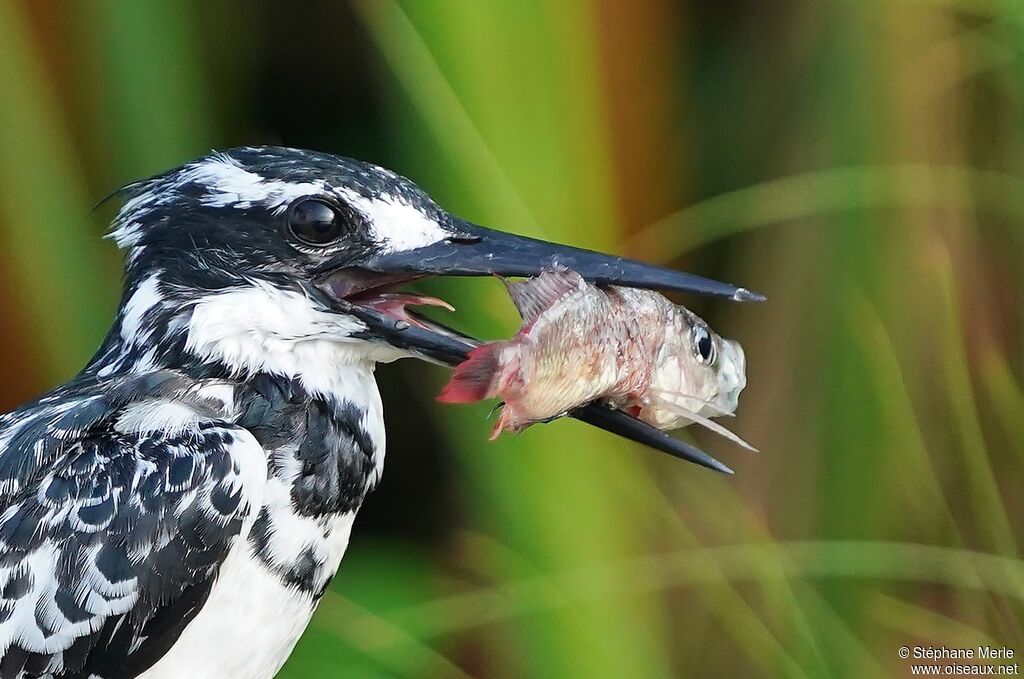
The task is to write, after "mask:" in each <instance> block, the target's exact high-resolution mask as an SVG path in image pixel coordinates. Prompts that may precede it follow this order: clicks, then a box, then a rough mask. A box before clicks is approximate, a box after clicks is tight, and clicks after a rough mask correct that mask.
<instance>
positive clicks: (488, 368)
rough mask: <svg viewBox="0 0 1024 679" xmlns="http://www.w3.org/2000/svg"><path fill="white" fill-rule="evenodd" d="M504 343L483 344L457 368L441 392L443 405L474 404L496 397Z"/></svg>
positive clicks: (439, 397) (438, 398) (440, 397)
mask: <svg viewBox="0 0 1024 679" xmlns="http://www.w3.org/2000/svg"><path fill="white" fill-rule="evenodd" d="M502 344H503V343H502V342H492V343H490V344H481V345H480V346H478V347H476V348H475V349H473V350H472V351H470V352H469V357H468V358H466V360H465V361H463V362H462V363H460V364H459V365H458V366H456V368H455V374H454V375H452V379H451V380H450V381H449V382H448V384H447V385H445V388H444V389H443V390H441V393H440V394H439V395H438V397H437V400H438V401H440V402H442V403H474V402H476V401H482V400H484V399H485V398H490V397H492V396H494V395H495V394H494V393H493V385H494V383H495V381H496V378H497V377H498V373H499V372H500V371H501V361H500V360H499V359H500V354H501V347H502Z"/></svg>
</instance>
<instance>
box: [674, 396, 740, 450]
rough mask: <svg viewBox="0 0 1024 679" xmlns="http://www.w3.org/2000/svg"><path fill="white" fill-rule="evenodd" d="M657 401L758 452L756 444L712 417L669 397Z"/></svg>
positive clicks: (676, 412) (737, 443) (692, 420)
mask: <svg viewBox="0 0 1024 679" xmlns="http://www.w3.org/2000/svg"><path fill="white" fill-rule="evenodd" d="M656 401H657V403H656V404H657V405H658V406H659V407H661V408H665V409H667V410H671V411H672V412H674V413H675V414H676V415H679V416H680V417H685V418H686V419H688V420H690V421H691V422H694V423H696V424H699V425H700V426H702V427H704V428H705V429H707V430H708V431H713V432H714V433H716V434H718V435H719V436H721V437H723V438H726V439H728V440H730V441H732V442H733V443H735V444H736V445H738V446H740V447H742V448H746V449H747V450H749V451H751V452H754V453H756V452H758V451H757V448H755V447H754V446H752V445H750V444H749V443H747V442H746V441H744V440H743V439H741V438H740V437H739V436H737V435H736V434H734V433H733V432H731V431H730V430H728V429H726V428H725V427H723V426H722V425H720V424H719V423H717V422H715V421H714V420H711V419H709V418H707V417H704V416H703V415H698V414H697V413H695V412H693V411H692V410H690V409H689V408H686V407H684V406H682V405H681V404H679V403H676V402H674V401H672V400H671V399H668V398H657V399H656Z"/></svg>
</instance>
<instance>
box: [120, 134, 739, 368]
mask: <svg viewBox="0 0 1024 679" xmlns="http://www.w3.org/2000/svg"><path fill="white" fill-rule="evenodd" d="M124 194H125V196H126V200H125V202H124V204H123V206H122V208H121V210H120V212H119V213H118V216H117V218H116V220H115V224H114V229H113V231H112V233H111V236H112V237H113V239H114V240H115V241H116V242H117V243H118V244H119V245H120V246H121V247H122V248H123V249H125V250H126V253H127V257H126V262H127V263H126V271H127V288H126V297H125V301H124V303H123V304H122V308H121V319H120V322H119V334H120V339H121V341H122V342H123V343H125V344H128V345H135V346H137V347H142V346H143V345H149V346H152V345H154V344H160V340H161V338H163V339H164V340H173V339H175V338H177V339H178V340H180V342H179V343H178V344H175V343H174V342H170V344H168V342H164V344H165V345H167V346H166V347H165V349H164V351H170V350H171V348H170V345H174V347H176V349H177V350H182V351H184V352H186V353H187V354H190V355H193V356H198V357H201V358H203V359H206V360H210V359H212V360H218V361H221V362H222V363H224V364H226V365H227V366H228V367H230V368H231V369H233V370H236V371H244V370H246V369H268V368H269V369H276V370H278V371H279V372H280V371H283V372H288V368H289V365H290V364H289V365H283V366H282V365H277V366H274V365H266V364H265V363H266V361H267V359H266V354H268V352H269V353H272V352H273V351H274V350H275V348H276V349H278V350H279V351H278V353H279V354H281V355H282V356H284V355H287V359H285V358H280V357H278V358H279V360H281V361H285V360H286V361H301V360H302V357H301V352H296V350H295V349H296V345H298V344H301V343H305V344H307V345H312V346H314V347H320V348H322V347H323V343H325V342H326V343H330V344H332V345H333V346H334V350H335V352H336V355H335V357H334V358H335V359H337V360H341V361H350V362H351V361H378V360H391V359H393V358H396V357H399V356H405V355H415V356H420V357H423V358H432V359H438V360H446V358H445V353H444V351H443V347H444V343H445V341H446V340H447V339H449V338H450V337H451V336H452V334H451V332H450V331H448V330H447V329H446V328H444V327H442V326H439V325H436V324H433V323H429V322H428V321H425V320H423V319H421V318H420V317H419V316H414V315H410V314H409V313H408V312H407V311H406V308H405V307H406V305H407V304H410V303H431V304H440V303H441V302H440V301H439V300H434V299H432V298H426V297H422V296H418V295H410V294H404V293H401V292H398V291H397V290H398V288H399V287H400V286H402V285H403V284H405V283H408V282H409V281H412V280H415V279H418V278H423V277H428V276H436V275H458V276H479V275H490V274H498V275H501V276H531V275H534V274H537V273H539V272H540V271H541V270H543V269H544V268H546V267H550V266H564V267H568V268H571V269H573V270H576V271H578V272H579V273H580V274H581V275H582V276H583V277H584V278H585V279H587V280H590V281H594V282H597V283H602V284H617V285H627V286H635V287H643V288H658V289H667V290H685V291H691V292H699V293H705V294H713V295H719V296H724V297H728V298H733V299H739V300H742V299H753V298H756V297H757V296H756V295H754V294H752V293H749V292H748V291H746V290H744V289H742V288H735V287H733V286H730V285H726V284H723V283H718V282H715V281H710V280H707V279H703V278H699V277H696V276H692V275H690V274H685V273H682V272H677V271H671V270H667V269H662V268H658V267H654V266H648V265H645V264H641V263H639V262H633V261H630V260H626V259H622V258H619V257H613V256H608V255H603V254H599V253H595V252H591V251H587V250H581V249H577V248H571V247H566V246H562V245H555V244H552V243H547V242H544V241H539V240H534V239H529V238H523V237H519V236H513V235H511V234H507V233H502V232H499V231H494V230H491V229H486V228H483V227H480V226H477V225H474V224H471V223H469V222H467V221H465V220H463V219H460V218H458V217H455V216H454V215H452V214H450V213H448V212H446V211H445V210H444V209H442V208H441V207H439V206H438V205H437V204H436V203H435V202H434V201H433V200H431V199H430V197H429V196H427V195H426V193H425V192H424V191H423V190H421V189H420V188H419V187H418V186H416V184H414V183H413V182H412V181H410V180H408V179H406V178H404V177H401V176H399V175H397V174H395V173H393V172H391V171H389V170H386V169H384V168H381V167H377V166H375V165H371V164H368V163H363V162H359V161H355V160H351V159H348V158H342V157H338V156H334V155H328V154H321V153H313V152H309V151H301V150H296V149H288V148H278V147H246V148H239V149H233V150H230V151H225V152H215V153H213V154H211V155H209V156H206V157H203V158H200V159H198V160H196V161H194V162H191V163H188V164H186V165H184V166H182V167H179V168H177V169H175V170H172V171H170V172H167V173H165V174H162V175H159V176H157V177H153V178H151V179H147V180H144V181H141V182H138V183H135V184H132V185H130V186H128V187H126V188H125V189H124ZM410 330H412V331H411V332H410ZM297 353H298V354H299V355H298V356H297V355H296V354H297ZM291 367H292V368H294V367H295V366H291ZM318 368H319V366H318ZM324 368H325V369H326V366H324Z"/></svg>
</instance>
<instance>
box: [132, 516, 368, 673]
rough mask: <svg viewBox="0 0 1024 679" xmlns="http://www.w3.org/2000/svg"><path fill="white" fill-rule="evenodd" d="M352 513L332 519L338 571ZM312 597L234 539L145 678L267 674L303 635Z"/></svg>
mask: <svg viewBox="0 0 1024 679" xmlns="http://www.w3.org/2000/svg"><path fill="white" fill-rule="evenodd" d="M353 519H354V515H353V514H346V515H344V516H339V517H337V518H336V523H335V525H334V530H333V531H332V534H331V537H330V541H331V545H330V547H331V549H330V553H331V555H332V558H333V559H334V563H332V564H330V568H331V570H332V572H333V571H335V570H337V568H338V565H339V564H340V562H341V557H342V555H343V554H344V553H345V548H346V546H347V545H348V539H349V535H350V533H351V530H352V521H353ZM315 610H316V602H315V601H314V600H313V597H312V596H310V595H309V594H305V593H302V592H300V591H298V590H297V589H295V588H292V587H288V586H286V585H285V584H284V583H283V582H282V581H281V579H280V578H279V577H277V576H276V575H275V574H273V573H271V572H270V571H269V570H268V569H267V568H266V567H265V566H264V565H263V564H262V563H261V562H259V561H258V560H257V559H256V558H255V557H254V556H253V554H252V550H251V548H250V546H249V542H248V540H246V539H239V541H238V542H236V543H235V547H234V548H233V549H232V550H231V553H230V554H229V555H228V557H227V559H226V560H225V561H224V565H223V566H222V567H221V570H220V576H219V577H218V579H217V583H216V584H215V585H214V587H213V591H212V592H211V593H210V597H209V599H208V600H207V602H206V605H205V606H203V608H202V610H201V611H200V612H199V614H198V615H197V616H196V617H195V619H194V620H192V622H191V623H189V625H188V626H187V627H186V628H185V631H184V632H183V633H182V635H181V637H179V638H178V641H177V643H175V644H174V646H173V647H172V648H171V650H170V651H169V652H168V653H167V655H165V656H164V657H163V658H161V659H160V661H159V662H157V664H156V665H154V666H153V667H152V668H150V669H149V670H148V671H146V672H145V673H143V674H142V675H140V676H141V677H143V678H145V679H180V678H181V677H188V679H221V678H224V677H232V678H233V679H264V678H266V679H269V678H270V677H273V676H274V675H275V674H276V673H277V672H278V670H280V669H281V666H282V665H284V663H285V660H287V659H288V656H289V655H290V654H291V652H292V649H293V648H294V647H295V644H296V642H297V641H298V640H299V637H301V636H302V633H303V631H304V630H305V629H306V625H307V624H308V623H309V619H310V618H311V617H312V615H313V612H314V611H315Z"/></svg>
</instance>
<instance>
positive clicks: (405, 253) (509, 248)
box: [325, 217, 765, 474]
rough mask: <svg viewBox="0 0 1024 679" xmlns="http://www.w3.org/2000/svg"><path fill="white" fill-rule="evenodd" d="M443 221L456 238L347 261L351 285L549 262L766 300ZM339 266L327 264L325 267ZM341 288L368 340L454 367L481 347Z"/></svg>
mask: <svg viewBox="0 0 1024 679" xmlns="http://www.w3.org/2000/svg"><path fill="white" fill-rule="evenodd" d="M444 226H445V229H446V231H448V233H449V234H450V236H449V237H448V238H446V239H444V240H441V241H439V242H436V243H433V244H431V245H427V246H425V247H420V248H416V249H412V250H401V251H383V252H380V253H377V254H374V255H372V256H370V257H369V258H367V259H363V260H361V261H359V262H358V263H352V262H348V263H346V264H344V265H342V266H344V267H345V269H346V270H347V271H348V272H349V273H347V274H346V277H345V280H347V281H349V282H350V283H351V282H352V281H355V283H353V284H354V285H355V286H356V287H354V288H352V289H356V290H358V289H365V288H364V283H363V282H362V281H363V279H364V278H366V277H369V278H370V279H371V280H372V279H376V280H385V281H387V280H394V281H401V280H409V279H413V278H419V277H425V276H432V275H438V276H485V275H493V274H496V275H499V276H535V275H537V274H539V273H541V272H542V271H543V270H545V269H549V268H551V267H565V268H568V269H572V270H574V271H576V272H578V273H579V274H580V275H581V276H582V277H583V278H584V279H586V280H588V281H590V282H592V283H596V284H599V285H620V286H625V287H633V288H644V289H649V290H662V291H676V292H688V293H697V294H702V295H714V296H717V297H724V298H727V299H731V300H734V301H739V302H757V301H763V300H764V299H765V298H764V296H763V295H760V294H758V293H756V292H751V291H750V290H747V289H745V288H740V287H736V286H733V285H729V284H727V283H720V282H718V281H713V280H709V279H707V278H701V277H700V276H694V275H692V274H688V273H683V272H681V271H673V270H671V269H665V268H661V267H657V266H652V265H650V264H644V263H643V262H638V261H635V260H630V259H625V258H622V257H616V256H613V255H605V254H602V253H599V252H594V251H591V250H584V249H581V248H574V247H570V246H567V245H557V244H554V243H547V242H545V241H542V240H537V239H534V238H525V237H523V236H515V235H512V234H508V233H503V232H500V231H493V230H491V229H486V228H484V227H481V226H476V225H475V224H470V223H468V222H464V221H462V220H459V219H456V218H454V217H447V218H446V224H445V225H444ZM335 268H336V267H335V265H334V264H333V263H330V262H328V263H327V264H326V265H325V272H327V271H330V270H332V269H335ZM360 271H361V273H360ZM343 285H344V284H343ZM339 290H341V288H338V287H335V293H336V294H335V298H340V299H339V302H340V304H341V305H342V306H343V307H344V311H345V313H348V314H350V315H353V316H356V317H358V318H360V319H362V320H363V322H364V323H366V325H367V331H366V334H367V338H368V339H371V338H372V339H377V340H383V341H386V342H387V343H389V344H391V345H392V346H395V347H398V348H400V349H405V350H408V351H409V352H411V353H414V354H417V355H419V356H422V357H424V358H428V359H431V360H434V361H437V362H440V363H444V364H447V365H453V366H454V365H458V364H459V363H461V362H462V361H464V360H465V359H466V356H467V354H468V352H469V350H470V349H472V348H473V347H474V346H476V345H477V344H479V341H478V340H476V339H474V338H472V337H467V336H466V335H462V334H460V333H458V332H456V331H453V330H451V329H449V328H445V327H444V326H440V325H438V324H436V323H433V322H429V323H427V322H424V323H415V322H413V323H410V322H408V321H407V320H400V319H396V318H393V317H391V316H388V315H386V314H383V313H381V312H380V311H378V310H377V309H374V308H372V307H370V306H365V305H360V304H359V303H357V302H354V301H347V300H346V295H344V294H342V295H338V294H337V293H338V292H339ZM569 414H570V415H571V416H572V417H575V418H576V419H579V420H582V421H584V422H587V423H589V424H591V425H593V426H595V427H598V428H600V429H604V430H606V431H609V432H612V433H614V434H617V435H619V436H623V437H625V438H627V439H630V440H632V441H636V442H638V443H642V444H644V445H647V446H650V447H652V448H655V449H657V450H660V451H662V452H665V453H668V454H669V455H673V456H675V457H678V458H682V459H684V460H688V461H690V462H694V463H696V464H699V465H701V466H704V467H708V468H709V469H714V470H717V471H720V472H724V473H726V474H732V473H733V472H732V470H731V469H729V468H728V467H727V466H725V465H724V464H722V463H721V462H719V461H718V460H716V459H715V458H713V457H711V456H710V455H708V454H707V453H705V452H703V451H701V450H699V449H697V448H695V447H694V446H691V445H690V444H688V443H685V442H683V441H680V440H678V439H676V438H673V437H672V436H669V435H668V434H666V433H665V432H663V431H660V430H658V429H656V428H654V427H652V426H650V425H649V424H647V423H645V422H642V421H640V420H638V419H636V418H634V417H632V416H630V415H629V414H627V413H625V412H622V411H620V410H616V409H613V408H611V407H609V406H606V405H604V404H601V403H591V404H588V405H585V406H582V407H580V408H577V409H576V410H574V411H572V412H571V413H569Z"/></svg>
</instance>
